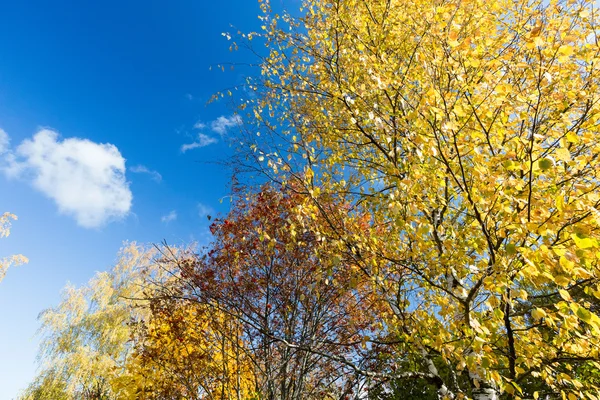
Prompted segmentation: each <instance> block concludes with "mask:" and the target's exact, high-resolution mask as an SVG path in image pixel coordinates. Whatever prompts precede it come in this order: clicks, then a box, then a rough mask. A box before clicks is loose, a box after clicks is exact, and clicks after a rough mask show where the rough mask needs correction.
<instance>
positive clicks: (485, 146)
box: [244, 0, 600, 399]
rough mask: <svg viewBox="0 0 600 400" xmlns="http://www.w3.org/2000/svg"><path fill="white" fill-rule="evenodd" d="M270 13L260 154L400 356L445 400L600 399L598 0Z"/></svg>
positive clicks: (320, 4)
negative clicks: (353, 277)
mask: <svg viewBox="0 0 600 400" xmlns="http://www.w3.org/2000/svg"><path fill="white" fill-rule="evenodd" d="M263 8H264V9H265V14H264V15H263V17H262V19H263V21H264V23H265V25H264V27H263V32H262V33H261V35H262V37H263V40H264V42H265V43H266V45H267V46H268V47H269V49H270V50H269V54H268V56H267V57H265V58H264V60H263V64H262V78H261V80H258V81H254V82H251V83H250V86H251V88H253V89H254V90H255V91H256V92H257V96H256V97H254V98H250V99H249V100H248V101H247V103H245V104H244V106H247V104H250V106H251V117H253V118H255V119H256V120H257V121H258V123H259V126H260V129H259V133H260V134H261V135H260V136H259V137H256V136H254V139H253V141H254V144H253V145H252V146H251V150H252V156H254V157H255V160H256V161H257V162H259V163H261V165H263V166H264V169H263V171H264V172H265V174H267V175H268V176H269V177H270V178H271V179H272V180H274V181H277V182H281V183H282V184H284V185H295V186H294V187H295V190H297V191H299V192H301V193H302V194H304V197H305V200H304V202H303V204H302V205H301V206H299V207H297V216H298V218H296V219H294V218H292V221H293V222H292V223H291V224H290V226H289V230H290V232H294V231H302V230H304V229H310V230H312V231H313V232H315V234H316V235H318V236H319V237H320V240H319V243H320V245H322V246H321V247H322V249H321V250H319V251H317V254H318V255H319V256H322V257H325V259H327V258H328V259H331V257H332V255H333V256H337V257H339V259H341V260H344V261H343V263H341V264H340V265H342V266H344V267H345V268H348V269H350V268H354V269H355V270H359V271H361V272H362V275H361V283H364V284H365V285H367V284H368V285H369V287H370V289H369V290H370V292H371V294H372V296H373V297H374V298H378V299H380V301H381V302H384V303H386V304H387V309H386V310H383V311H381V314H380V317H381V318H382V319H383V320H384V321H385V325H384V326H385V327H386V328H385V329H384V330H383V332H382V333H383V334H385V336H387V335H388V334H389V333H393V334H394V335H395V337H396V344H395V345H393V346H390V348H391V349H390V351H391V352H392V353H395V354H400V355H402V357H404V355H405V354H407V355H408V356H407V357H408V359H420V360H421V361H420V363H418V364H417V365H421V366H426V368H425V369H424V370H423V369H417V370H414V372H421V374H417V375H415V377H418V378H419V379H422V378H423V377H424V376H425V375H427V376H428V378H429V379H430V380H431V382H434V383H435V385H436V387H437V389H438V396H439V397H445V398H453V397H456V398H461V397H465V396H467V397H469V396H472V397H473V398H476V399H495V398H498V396H499V395H500V394H501V393H504V395H506V396H514V397H517V398H525V397H529V398H531V397H537V396H540V395H545V394H548V395H550V396H562V397H568V398H569V399H572V398H589V399H597V398H598V390H599V387H598V385H597V380H596V379H595V378H593V377H595V376H597V374H598V373H599V372H600V371H599V367H600V364H598V361H599V354H598V346H599V345H600V318H599V316H598V312H597V304H598V298H600V286H599V283H600V282H599V280H598V278H599V268H598V258H600V252H599V247H600V246H599V243H598V229H599V224H600V212H599V211H600V210H599V209H600V197H599V195H598V189H599V184H600V181H599V179H598V178H599V172H600V168H599V163H598V157H599V154H600V143H599V140H600V135H599V134H598V133H599V132H598V121H599V117H600V105H599V102H598V100H599V96H600V90H599V89H600V88H599V87H598V84H599V79H598V78H599V71H598V68H599V61H600V59H599V57H598V55H599V51H600V49H599V46H598V41H597V32H598V31H597V29H598V14H597V10H595V8H594V4H593V3H592V2H591V1H588V0H568V1H563V0H551V1H542V0H533V1H529V0H486V1H483V0H468V1H464V0H461V1H433V2H431V1H406V0H369V1H366V0H308V1H305V2H304V10H305V11H304V14H303V16H302V18H300V19H294V18H292V17H290V16H289V15H286V14H284V15H282V16H280V15H277V14H274V13H271V12H269V10H268V4H267V3H266V2H263ZM245 38H246V40H249V39H248V36H246V37H245ZM254 131H255V130H254ZM269 134H270V135H269ZM265 136H267V137H268V138H267V139H266V140H265V139H263V138H264V137H265ZM331 199H334V201H335V203H337V204H348V205H349V206H348V207H347V208H344V209H343V210H338V211H336V210H333V211H332V210H331V209H330V208H328V207H327V206H326V204H327V202H330V201H331ZM365 220H366V221H368V224H367V226H365V223H364V221H365ZM326 266H327V262H323V265H322V266H321V267H320V268H319V272H322V271H324V270H326V268H327V267H326ZM367 342H373V343H374V339H373V338H368V339H367ZM402 357H398V358H402ZM442 366H446V367H448V368H449V369H450V374H449V375H448V377H442V376H441V373H440V372H439V371H440V368H441V367H442ZM386 368H388V367H386ZM387 374H388V377H389V379H395V377H397V373H396V372H394V371H392V370H390V369H389V368H388V369H387ZM424 374H425V375H424ZM457 375H466V376H468V378H469V379H468V380H467V381H468V382H469V384H468V385H465V384H464V380H462V378H461V379H459V378H460V377H458V378H457V377H456V376H457Z"/></svg>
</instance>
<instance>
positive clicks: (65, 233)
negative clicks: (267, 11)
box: [0, 0, 298, 400]
mask: <svg viewBox="0 0 600 400" xmlns="http://www.w3.org/2000/svg"><path fill="white" fill-rule="evenodd" d="M277 3H278V4H275V6H277V7H279V6H286V7H288V8H290V7H292V6H294V7H297V3H298V2H297V1H293V0H289V1H286V2H285V3H286V4H283V3H282V2H281V1H279V2H277ZM258 13H259V8H258V3H257V2H255V1H253V0H221V1H219V2H207V1H202V0H195V1H188V0H180V1H177V2H166V1H163V2H158V1H148V0H146V1H137V0H135V1H127V2H122V1H119V2H117V1H114V0H106V1H102V2H73V1H64V0H55V1H52V2H49V1H36V0H34V1H27V2H20V1H12V2H11V1H1V0H0V129H1V131H0V213H2V212H5V211H10V212H12V213H14V214H16V215H18V217H19V220H18V221H16V222H15V223H14V224H13V229H12V233H11V236H10V237H9V238H7V239H2V240H0V258H1V257H2V256H6V255H9V254H14V253H22V254H24V255H26V256H27V257H28V258H29V259H30V262H29V264H27V265H24V266H20V267H17V268H14V269H11V270H9V271H8V274H7V276H6V278H5V279H4V280H3V281H2V282H1V283H0V321H1V324H0V327H1V328H0V400H3V399H11V398H13V397H14V396H16V394H17V392H18V391H19V389H22V388H23V387H24V386H26V384H27V383H28V382H29V381H30V380H31V379H32V377H33V376H34V373H35V354H36V351H37V338H36V337H35V332H36V329H37V328H38V323H37V321H36V317H37V315H38V313H39V312H40V311H41V310H43V309H44V308H47V307H49V306H51V305H53V304H56V303H57V302H58V300H59V293H60V289H61V288H62V287H63V286H64V285H65V284H66V283H67V282H68V281H70V282H72V283H74V284H77V285H79V284H83V283H84V282H86V281H87V280H88V279H89V278H91V277H92V275H93V274H94V273H95V271H100V270H105V269H107V268H109V267H110V265H111V263H112V262H113V261H114V259H115V256H116V253H117V251H118V249H119V248H120V247H121V245H122V243H123V241H125V240H131V241H138V242H154V243H156V242H160V241H162V240H163V239H166V240H167V241H168V242H169V243H174V244H177V243H184V242H189V241H191V240H199V241H205V240H207V237H208V236H207V229H206V228H207V225H208V224H207V220H206V216H205V215H206V214H207V213H211V214H213V215H215V214H216V213H218V212H226V211H227V209H228V202H227V198H226V196H227V194H228V190H229V176H228V172H227V170H226V169H225V168H223V167H222V166H220V165H218V164H215V163H214V162H215V161H217V162H218V161H224V160H227V158H228V157H229V156H230V152H231V150H230V148H229V146H228V144H227V138H228V137H231V135H233V134H234V132H235V130H236V129H237V128H238V127H237V123H238V122H239V121H238V120H237V119H236V117H235V116H234V115H233V113H232V111H231V110H229V109H228V108H227V106H226V104H225V102H218V103H212V104H210V105H208V106H207V105H206V102H207V100H208V99H209V98H210V96H211V95H212V94H214V93H215V92H216V91H218V90H221V89H225V88H228V87H231V86H234V85H236V84H239V83H241V82H242V81H243V77H244V74H245V73H247V71H246V72H245V71H243V70H242V71H240V70H234V71H229V70H227V71H226V72H221V71H219V70H217V69H216V68H213V69H212V70H210V69H209V67H210V66H211V65H213V66H215V65H217V64H219V63H221V62H240V61H241V62H243V61H248V57H249V55H248V54H244V53H231V52H229V43H228V42H227V39H226V38H225V37H223V36H222V35H221V33H222V32H225V31H232V32H234V31H236V30H237V29H238V28H239V29H241V30H242V31H250V30H257V29H258V27H259V25H260V23H259V21H258V20H257V18H256V16H257V15H258ZM230 25H234V26H235V28H231V27H230ZM8 140H9V142H7V141H8ZM221 199H225V200H224V201H223V202H221V201H220V200H221Z"/></svg>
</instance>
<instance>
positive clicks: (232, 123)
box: [210, 115, 242, 136]
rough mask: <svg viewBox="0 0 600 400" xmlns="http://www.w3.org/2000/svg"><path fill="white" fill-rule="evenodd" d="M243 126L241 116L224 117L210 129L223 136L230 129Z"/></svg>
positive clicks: (212, 123) (211, 125)
mask: <svg viewBox="0 0 600 400" xmlns="http://www.w3.org/2000/svg"><path fill="white" fill-rule="evenodd" d="M241 124H242V117H240V116H239V115H232V116H230V117H226V116H224V115H222V116H220V117H219V118H217V119H216V120H214V121H213V122H211V124H210V129H212V130H213V132H216V133H218V134H219V135H221V136H223V135H225V134H226V133H227V131H228V130H229V129H230V128H233V127H236V126H240V125H241Z"/></svg>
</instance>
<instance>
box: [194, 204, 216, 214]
mask: <svg viewBox="0 0 600 400" xmlns="http://www.w3.org/2000/svg"><path fill="white" fill-rule="evenodd" d="M212 213H214V210H213V209H212V208H210V207H209V206H206V205H204V204H202V203H198V215H199V216H200V218H206V217H208V216H209V215H210V214H212Z"/></svg>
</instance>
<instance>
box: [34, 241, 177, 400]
mask: <svg viewBox="0 0 600 400" xmlns="http://www.w3.org/2000/svg"><path fill="white" fill-rule="evenodd" d="M157 255H158V253H157V251H156V249H154V248H144V247H142V246H138V245H135V244H130V245H128V246H127V247H125V248H124V249H123V250H122V251H121V253H120V254H119V258H118V261H117V263H116V265H115V266H114V267H113V268H112V269H111V270H110V271H106V272H99V273H98V274H96V276H95V277H94V278H92V279H91V280H90V281H89V282H88V284H87V285H84V286H82V287H79V288H77V287H74V286H72V285H69V286H67V287H66V288H65V289H64V290H63V293H62V301H61V303H60V304H59V305H58V306H56V307H53V308H50V309H47V310H45V311H44V312H42V313H41V314H40V317H39V318H40V320H41V324H42V327H41V328H40V331H41V333H42V335H43V338H42V345H41V349H40V355H39V357H40V359H41V360H42V365H41V367H42V369H41V371H40V373H39V376H38V377H36V379H35V380H34V382H33V383H32V384H31V385H30V386H29V388H28V389H27V390H26V391H25V393H24V394H23V395H22V398H24V399H48V398H57V399H106V398H119V399H130V398H131V399H134V398H137V397H136V393H135V390H134V389H135V388H132V387H129V386H125V385H123V384H122V382H123V380H124V379H126V378H128V377H130V376H131V375H132V374H134V373H135V371H128V370H127V368H126V363H127V360H128V359H129V357H130V355H131V352H132V346H131V343H130V342H129V341H130V337H131V335H132V333H133V331H132V326H131V324H130V322H132V321H135V320H140V319H143V318H144V317H145V316H147V315H149V314H150V310H149V307H148V302H147V301H145V298H146V297H147V296H148V295H150V294H151V293H153V292H154V290H156V287H157V286H156V284H157V283H158V282H165V280H166V279H167V278H166V276H169V266H168V265H164V264H161V263H158V262H157V260H156V257H157ZM172 269H173V268H171V270H172Z"/></svg>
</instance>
